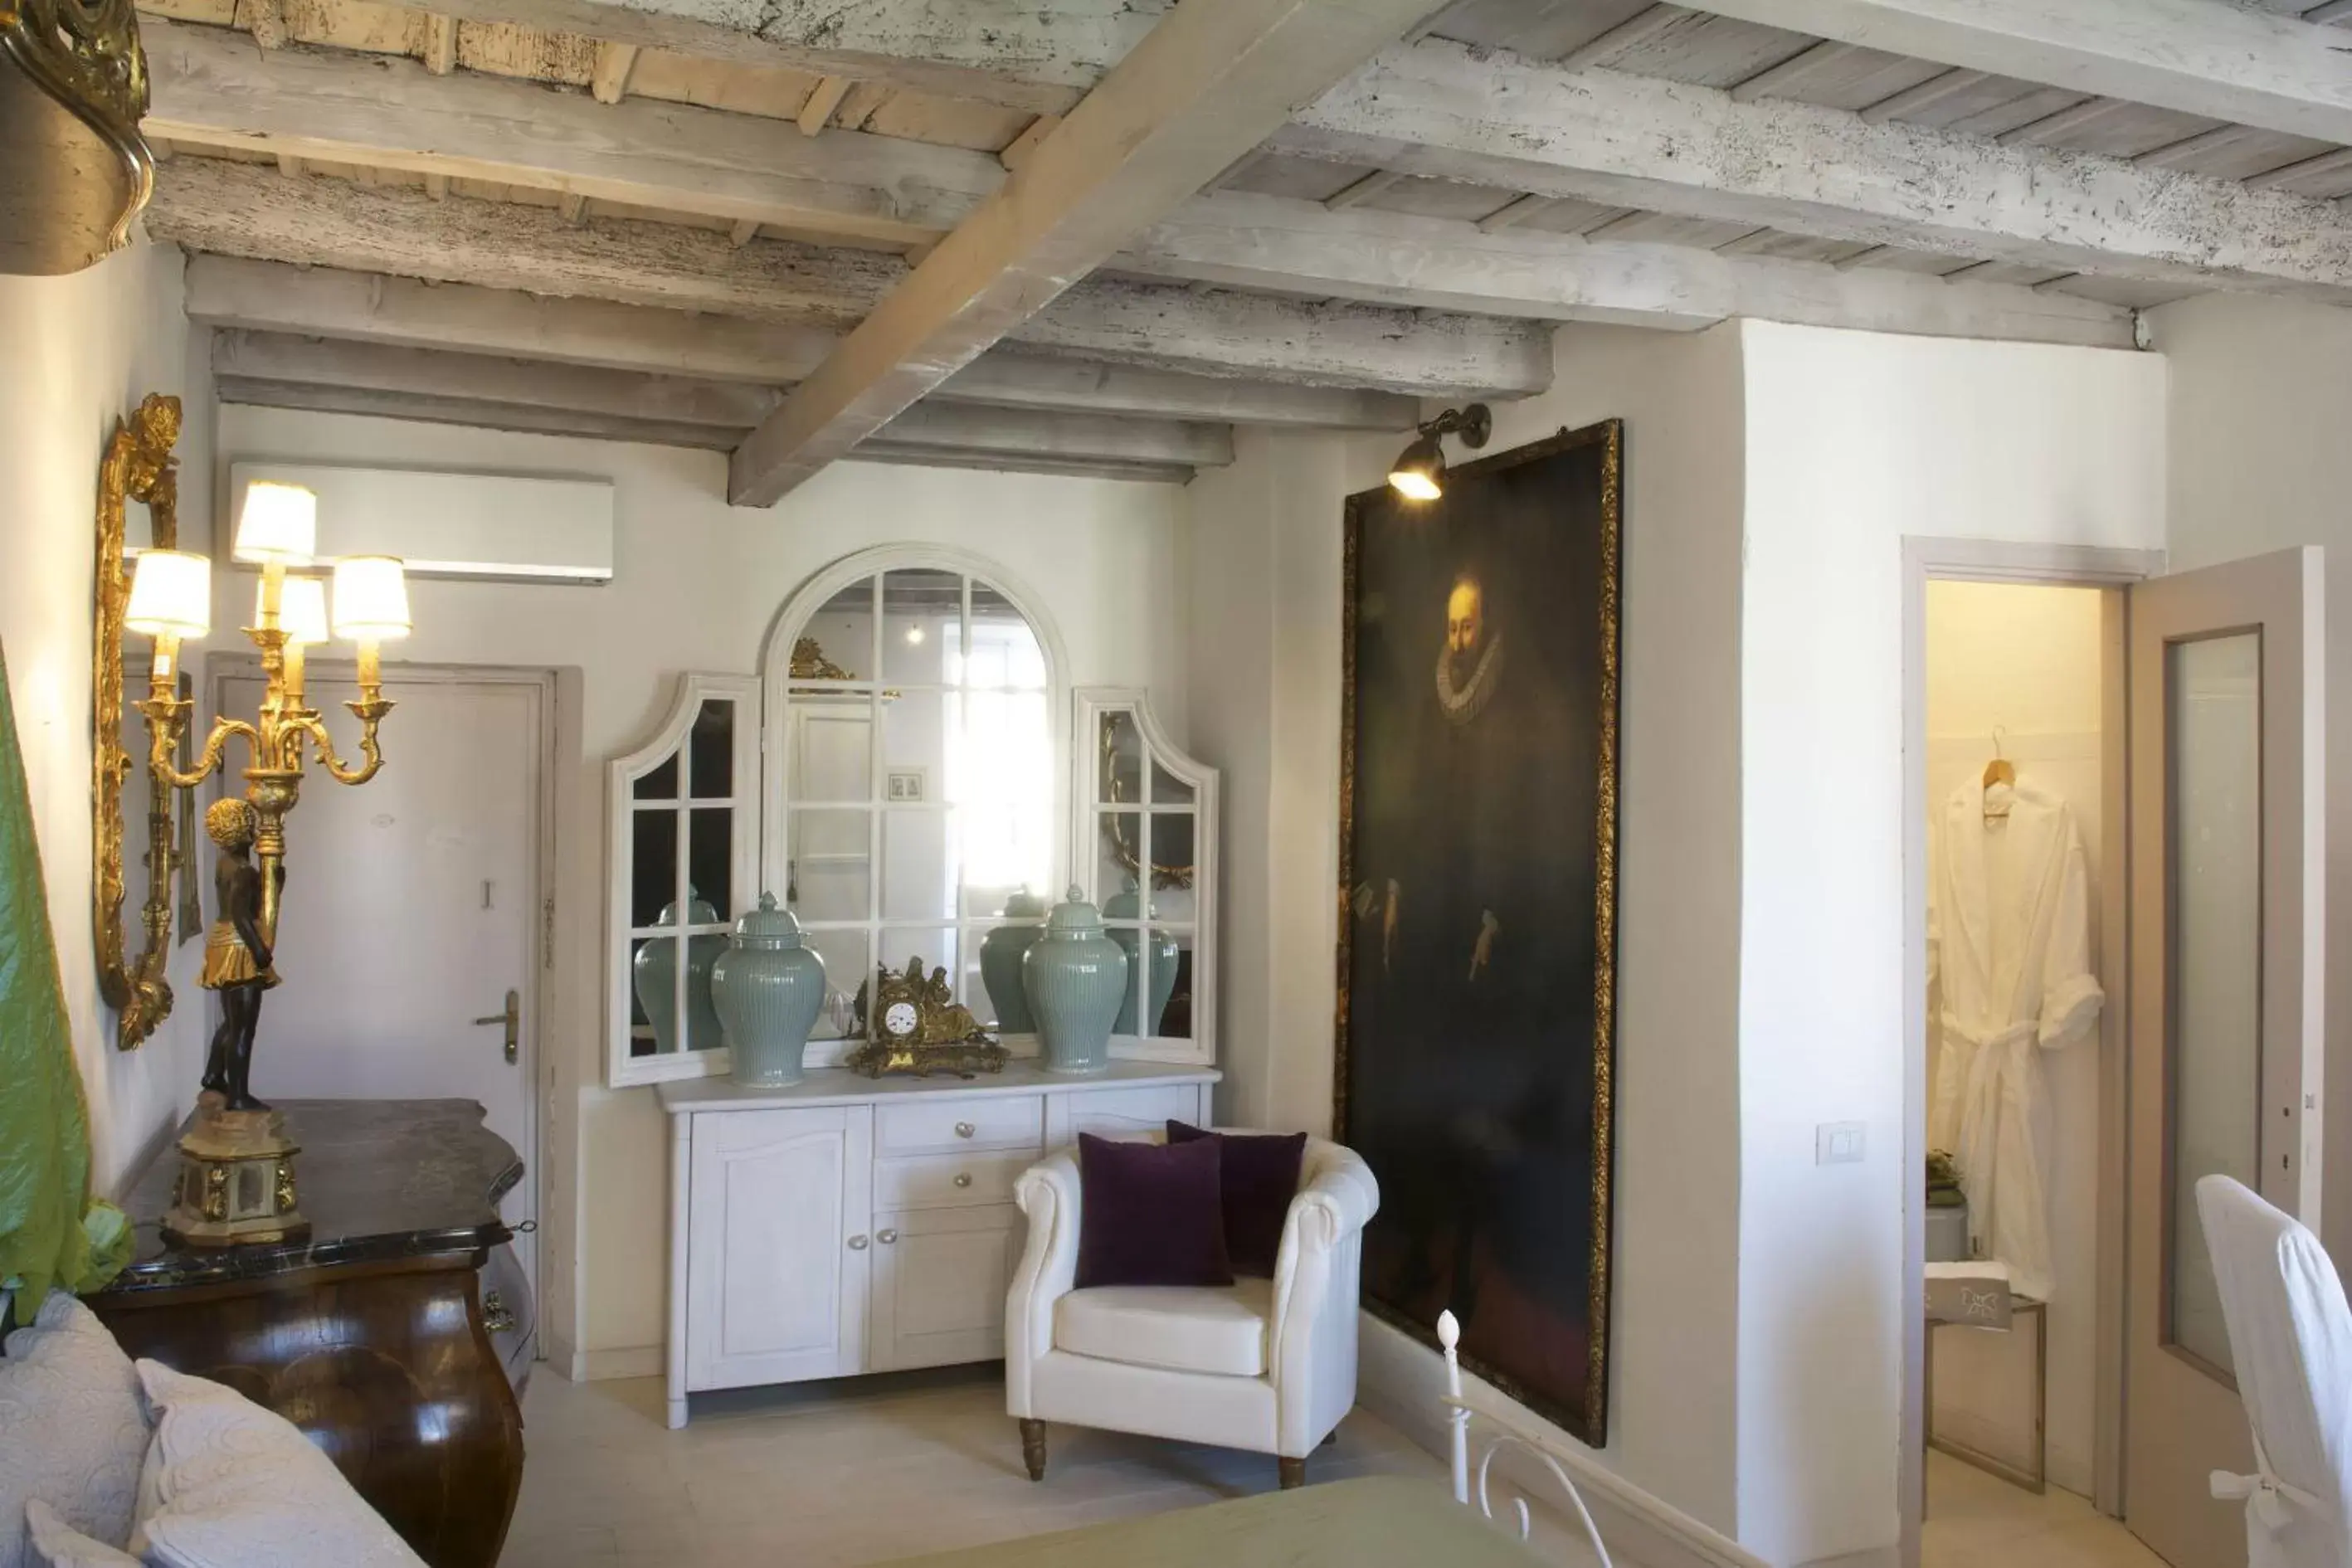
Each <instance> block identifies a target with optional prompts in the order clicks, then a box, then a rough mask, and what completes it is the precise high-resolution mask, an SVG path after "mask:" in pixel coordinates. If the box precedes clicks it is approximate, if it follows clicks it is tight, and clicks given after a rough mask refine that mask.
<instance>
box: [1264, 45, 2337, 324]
mask: <svg viewBox="0 0 2352 1568" xmlns="http://www.w3.org/2000/svg"><path fill="white" fill-rule="evenodd" d="M1272 144H1273V147H1274V149H1275V150H1276V152H1278V153H1291V154H1296V155H1303V156H1309V157H1322V158H1325V159H1328V160H1330V161H1333V162H1339V163H1351V164H1355V165H1359V166H1361V165H1365V164H1375V165H1379V166H1381V167H1389V168H1396V169H1401V170H1403V171H1404V172H1406V173H1408V174H1425V175H1428V176H1431V177H1433V178H1438V179H1452V180H1459V181H1464V182H1467V183H1469V184H1482V185H1490V186H1495V187H1498V188H1500V189H1504V190H1520V191H1528V192H1532V193H1535V194H1538V195H1556V196H1573V197H1577V198H1580V199H1582V200H1586V201H1596V202H1609V203H1613V204H1615V205H1623V206H1634V207H1643V208H1646V209H1648V210H1652V211H1657V212H1667V213H1674V214H1676V215H1678V216H1687V217H1703V218H1710V219H1716V220H1719V221H1723V222H1729V223H1749V224H1754V225H1758V226H1770V227H1774V228H1780V229H1786V230H1790V231H1792V232H1797V233H1803V234H1814V235H1820V236H1822V237H1831V238H1838V239H1845V240H1851V241H1853V242H1855V243H1857V244H1864V245H1886V246H1895V247H1907V248H1911V249H1917V250H1926V251H1933V252H1937V253H1948V254H1951V255H1954V256H1958V257H1963V258H1968V259H1971V260H1988V259H1998V260H2010V261H2017V262H2021V263H2025V264H2027V265H2031V266H2035V267H2043V268H2069V269H2073V270H2077V271H2084V272H2091V273H2099V274H2105V275H2110V276H2119V277H2135V278H2140V279H2147V280H2150V281H2158V282H2165V283H2180V284H2186V285H2189V286H2190V287H2203V288H2217V287H2231V288H2240V289H2258V290H2265V291H2273V292H2294V293H2305V294H2309V295H2311V296H2313V297H2315V298H2323V299H2327V300H2337V301H2341V300H2346V299H2352V226H2347V222H2346V218H2345V215H2343V214H2342V213H2339V212H2337V211H2336V209H2335V208H2334V207H2333V206H2332V205H2326V204H2321V203H2317V202H2312V201H2308V200H2305V199H2302V198H2298V197H2294V196H2291V195H2286V194H2285V193H2284V192H2278V191H2250V190H2247V189H2246V188H2245V187H2244V186H2243V185H2242V184H2237V183H2235V182H2231V181H2224V180H2216V179H2210V178H2200V177H2198V176H2193V175H2186V174H2178V173H2171V172H2165V171H2154V170H2147V169H2138V168H2135V167H2134V166H2133V165H2132V164H2130V163H2125V162H2123V161H2121V160H2118V159H2114V158H2107V157H2102V156H2098V155H2096V154H2092V153H2073V152H2067V151H2063V150H2061V149H2056V148H2046V147H2028V146H2006V147H2004V146H2000V145H1998V144H1995V143H1992V142H1986V141H1984V140H1981V139H1975V138H1963V137H1958V136H1951V135H1946V134H1942V133H1938V132H1931V131H1927V130H1925V129H1923V128H1920V127H1917V126H1913V125H1906V124H1901V123H1894V122H1889V123H1886V124H1879V125H1874V124H1870V123H1868V122H1867V121H1864V120H1862V119H1861V118H1860V117H1859V116H1857V115H1853V114H1851V113H1847V112H1844V111H1843V110H1831V109H1822V108H1817V107H1814V106H1812V105H1808V104H1802V103H1796V102H1792V101H1790V100H1780V99H1768V100H1758V101H1756V102H1754V103H1737V102H1734V101H1733V100H1731V98H1730V96H1729V95H1728V94H1727V93H1723V92H1719V91H1717V90H1714V89H1707V88H1700V87H1692V86H1686V85H1683V84H1678V83H1674V82H1667V81H1661V80H1655V79H1646V78H1640V77H1633V76H1627V75H1624V74H1622V73H1620V72H1616V71H1609V70H1587V71H1575V72H1571V71H1562V70H1560V69H1559V68H1557V67H1553V66H1548V65H1544V64H1542V63H1540V62H1538V61H1532V60H1525V59H1519V58H1515V57H1511V56H1508V55H1504V54H1499V53H1496V54H1474V53H1473V52H1472V51H1469V50H1466V49H1465V48H1463V47H1460V46H1458V45H1454V44H1449V43H1445V42H1442V41H1440V40H1436V39H1430V40H1425V41H1423V42H1422V43H1420V44H1416V45H1414V46H1412V47H1411V48H1409V49H1393V48H1392V49H1390V50H1387V51H1385V52H1383V53H1382V54H1381V56H1380V57H1379V58H1377V59H1376V60H1374V61H1373V62H1372V63H1371V64H1370V66H1367V67H1366V68H1364V69H1362V70H1360V71H1359V72H1358V73H1357V74H1356V75H1355V76H1354V77H1352V78H1350V79H1349V81H1348V82H1346V83H1345V84H1343V85H1342V86H1341V87H1339V89H1335V90H1334V91H1332V92H1330V93H1328V94H1326V95H1325V96H1324V97H1323V98H1322V99H1321V100H1318V101H1317V102H1315V103H1313V104H1310V105H1308V106H1307V108H1306V109H1305V110H1301V111H1300V113H1299V114H1298V116H1297V119H1296V120H1295V121H1294V123H1293V124H1292V125H1291V126H1290V127H1289V128H1287V129H1286V130H1284V131H1283V132H1278V133H1277V134H1276V136H1275V137H1274V138H1273V142H1272Z"/></svg>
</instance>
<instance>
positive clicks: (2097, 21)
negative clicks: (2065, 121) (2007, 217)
mask: <svg viewBox="0 0 2352 1568" xmlns="http://www.w3.org/2000/svg"><path fill="white" fill-rule="evenodd" d="M1706 8H1707V9H1708V10H1710V11H1713V12H1716V13H1717V14H1718V15H1721V16H1736V17H1738V18H1740V19H1741V20H1744V21H1748V22H1757V23H1761V24H1764V25H1766V26H1774V27H1786V28H1789V29H1790V30H1792V31H1795V32H1800V33H1810V34H1811V35H1813V36H1814V37H1823V38H1834V39H1837V40H1839V41H1840V42H1843V43H1849V44H1859V45H1862V46H1863V47H1867V48H1874V49H1884V50H1885V51H1886V52H1887V53H1889V54H1896V55H1911V56H1916V57H1917V58H1922V59H1930V60H1937V61H1939V62H1941V63H1943V64H1946V65H1953V66H1967V67H1970V68H1975V69H1978V70H1986V71H1997V72H2000V74H2002V75H2005V76H2014V77H2022V78H2024V79H2026V80H2029V81H2040V82H2048V83H2049V84H2051V85H2052V86H2053V87H2065V88H2073V89H2076V90H2078V91H2081V92H2086V93H2096V94H2098V95H2100V96H2102V97H2105V98H2120V99H2124V100H2127V101H2130V102H2134V103H2147V104H2154V105H2156V106H2157V107H2158V108H2160V109H2173V110H2179V111H2181V112H2182V113H2184V114H2197V115H2202V116H2204V117H2206V118H2208V119H2211V120H2225V121H2233V122H2235V123H2238V124H2243V125H2252V126H2257V127H2259V128H2261V129H2263V130H2265V131H2277V132H2284V133H2286V134H2288V135H2294V136H2309V137H2313V138H2315V139H2317V140H2319V141H2322V142H2352V58H2347V56H2346V54H2345V53H2344V51H2343V48H2342V45H2343V38H2342V37H2341V36H2340V35H2339V34H2336V33H2333V32H2331V31H2328V30H2326V29H2324V28H2322V27H2319V26H2314V25H2313V24H2312V23H2311V22H2309V21H2306V20H2303V19H2300V18H2297V17H2293V16H2276V15H2273V14H2266V13H2263V12H2261V11H2255V10H2249V9H2244V8H2242V7H2239V6H2236V5H2220V4H2215V3H2214V0H2067V3H2065V4H2063V5H2053V4H2051V3H2050V0H1706Z"/></svg>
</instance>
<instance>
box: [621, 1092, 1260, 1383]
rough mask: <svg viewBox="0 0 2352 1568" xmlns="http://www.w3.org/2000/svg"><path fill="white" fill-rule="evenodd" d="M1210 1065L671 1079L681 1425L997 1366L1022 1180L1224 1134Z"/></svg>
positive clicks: (673, 1360) (672, 1266)
mask: <svg viewBox="0 0 2352 1568" xmlns="http://www.w3.org/2000/svg"><path fill="white" fill-rule="evenodd" d="M1222 1076H1223V1075H1222V1074H1220V1073H1219V1072H1217V1071H1216V1069H1214V1068H1197V1067H1171V1066H1167V1065H1164V1064H1155V1063H1150V1062H1116V1063H1113V1064H1112V1066H1111V1068H1110V1069H1109V1070H1108V1072H1106V1073H1103V1074H1102V1075H1100V1076H1099V1077H1094V1078H1083V1079H1074V1078H1066V1077H1062V1076H1059V1075H1056V1074H1053V1073H1048V1072H1046V1071H1045V1070H1044V1069H1042V1068H1039V1067H1038V1066H1037V1065H1036V1064H1035V1063H1034V1061H1015V1062H1013V1063H1012V1064H1011V1065H1010V1066H1008V1067H1007V1068H1005V1069H1004V1071H1003V1074H1001V1075H994V1076H989V1077H983V1078H979V1079H952V1078H931V1079H908V1078H893V1079H880V1080H878V1081H877V1080H875V1079H866V1078H861V1077H858V1076H857V1075H856V1074H854V1073H851V1072H847V1071H845V1070H843V1069H839V1068H831V1069H825V1070H821V1071H816V1072H812V1073H810V1074H809V1075H808V1077H807V1078H806V1079H804V1080H803V1081H802V1082H801V1083H798V1084H796V1085H794V1086H793V1087H792V1088H790V1089H747V1088H743V1087H740V1086H739V1085H738V1084H736V1082H735V1081H734V1080H733V1079H724V1078H711V1079H682V1080H677V1081H673V1082H669V1083H665V1084H663V1085H662V1086H661V1090H660V1092H661V1101H662V1106H663V1109H665V1110H667V1111H668V1112H669V1115H670V1140H671V1141H670V1231H669V1342H668V1358H667V1363H668V1376H669V1424H670V1425H671V1426H685V1425H686V1418H687V1395H688V1394H699V1393H703V1392H705V1391H707V1390H710V1389H718V1388H742V1387H747V1386H751V1385H753V1384H771V1383H796V1382H800V1381H802V1380H804V1379H808V1378H817V1377H845V1376H849V1375H853V1374H855V1373H867V1372H898V1371H903V1370H905V1369H908V1368H910V1367H920V1366H945V1365H949V1364H951V1363H957V1362H973V1361H991V1360H993V1359H995V1358H996V1357H998V1356H1001V1355H1003V1353H1004V1294H1005V1288H1006V1286H1007V1285H1008V1284H1009V1283H1010V1281H1011V1279H1012V1272H1013V1264H1014V1262H1015V1261H1016V1260H1017V1258H1018V1257H1019V1255H1020V1248H1021V1244H1022V1239H1023V1237H1024V1234H1025V1233H1024V1230H1023V1227H1022V1224H1021V1213H1020V1211H1019V1210H1018V1209H1017V1208H1015V1207H1014V1206H1013V1183H1014V1181H1016V1180H1017V1179H1018V1178H1019V1177H1020V1174H1021V1173H1022V1172H1024V1171H1025V1170H1027V1169H1028V1168H1029V1167H1030V1166H1031V1165H1033V1164H1034V1163H1036V1162H1037V1161H1038V1160H1039V1159H1040V1158H1041V1157H1043V1156H1044V1154H1045V1152H1046V1151H1048V1150H1051V1149H1059V1148H1062V1147H1065V1146H1066V1145H1068V1144H1070V1143H1072V1142H1076V1139H1077V1135H1078V1134H1079V1133H1081V1132H1095V1133H1101V1134H1105V1135H1112V1134H1118V1133H1132V1132H1139V1131H1148V1130H1157V1129H1158V1128H1160V1126H1161V1125H1162V1124H1163V1123H1164V1122H1166V1121H1167V1120H1168V1119H1169V1118H1170V1117H1171V1116H1172V1117H1178V1118H1181V1119H1182V1120H1184V1121H1191V1122H1193V1123H1195V1124H1197V1125H1206V1124H1207V1122H1208V1121H1209V1114H1210V1112H1209V1094H1210V1089H1211V1088H1212V1087H1213V1085H1214V1084H1215V1083H1216V1081H1217V1080H1218V1079H1219V1078H1220V1077H1222Z"/></svg>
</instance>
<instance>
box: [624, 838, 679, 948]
mask: <svg viewBox="0 0 2352 1568" xmlns="http://www.w3.org/2000/svg"><path fill="white" fill-rule="evenodd" d="M629 829H630V854H629V924H630V925H632V926H635V927H644V926H649V925H651V924H653V923H654V921H656V920H658V919H660V918H661V912H662V910H663V909H664V908H665V907H667V905H668V904H669V903H670V901H671V900H674V899H675V898H677V812H675V811H668V810H660V811H638V812H635V813H634V814H633V816H632V820H631V822H630V824H629Z"/></svg>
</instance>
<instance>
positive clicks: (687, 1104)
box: [661, 1058, 1225, 1116]
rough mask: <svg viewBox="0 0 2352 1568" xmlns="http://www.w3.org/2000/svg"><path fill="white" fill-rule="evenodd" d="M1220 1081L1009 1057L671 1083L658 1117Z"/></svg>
mask: <svg viewBox="0 0 2352 1568" xmlns="http://www.w3.org/2000/svg"><path fill="white" fill-rule="evenodd" d="M1224 1076H1225V1075H1224V1074H1223V1073H1222V1072H1219V1071H1218V1070H1217V1069H1216V1068H1208V1067H1185V1066H1182V1065H1181V1064H1178V1063H1172V1062H1137V1061H1115V1062H1113V1063H1111V1064H1110V1066H1109V1068H1107V1069H1106V1070H1104V1071H1102V1072H1098V1073H1088V1074H1085V1075H1083V1076H1081V1075H1078V1074H1074V1073H1058V1072H1047V1071H1046V1070H1045V1068H1043V1067H1041V1066H1039V1065H1038V1063H1037V1061H1036V1059H1035V1058H1014V1059H1013V1060H1012V1061H1010V1062H1007V1063H1006V1064H1005V1066H1004V1070H1003V1072H992V1073H982V1074H980V1075H979V1076H977V1077H974V1078H957V1077H955V1076H953V1075H951V1074H934V1075H933V1076H931V1077H929V1078H914V1077H911V1076H893V1077H889V1078H878V1079H877V1078H867V1077H866V1075H865V1074H863V1073H855V1072H852V1071H850V1070H849V1069H848V1068H814V1069H813V1070H812V1071H811V1072H810V1073H809V1074H808V1076H806V1077H805V1078H803V1079H801V1081H800V1082H798V1083H796V1084H793V1086H791V1087H790V1088H788V1089H755V1088H752V1087H751V1086H750V1085H747V1084H740V1083H738V1082H736V1081H735V1080H734V1079H731V1078H690V1079H672V1080H671V1081H670V1082H668V1083H666V1084H663V1085H662V1086H661V1102H662V1109H663V1110H667V1111H668V1112H669V1113H670V1114H671V1115H673V1116H677V1115H681V1114H683V1113H685V1112H687V1111H692V1110H772V1109H781V1108H783V1107H787V1106H818V1105H863V1104H865V1103H866V1102H867V1101H869V1100H896V1099H899V1098H901V1097H903V1096H906V1095H915V1094H940V1095H950V1096H954V1097H957V1098H963V1097H967V1096H975V1095H992V1094H1041V1093H1052V1092H1055V1091H1057V1090H1060V1091H1067V1090H1072V1089H1144V1088H1148V1087H1150V1085H1153V1084H1160V1083H1215V1082H1217V1081H1218V1080H1219V1079H1223V1077H1224Z"/></svg>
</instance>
